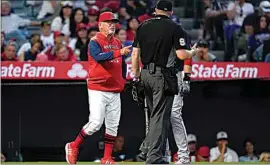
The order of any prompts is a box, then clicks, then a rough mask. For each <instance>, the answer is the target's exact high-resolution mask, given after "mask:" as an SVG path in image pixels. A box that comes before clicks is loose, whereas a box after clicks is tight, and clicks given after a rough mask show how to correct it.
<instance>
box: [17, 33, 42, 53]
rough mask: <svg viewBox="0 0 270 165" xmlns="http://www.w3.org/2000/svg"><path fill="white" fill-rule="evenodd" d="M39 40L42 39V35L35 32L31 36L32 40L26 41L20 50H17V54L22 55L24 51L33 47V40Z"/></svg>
mask: <svg viewBox="0 0 270 165" xmlns="http://www.w3.org/2000/svg"><path fill="white" fill-rule="evenodd" d="M37 40H40V35H39V34H38V33H33V34H32V35H31V36H30V40H29V42H26V43H24V44H23V45H22V46H21V47H20V49H19V51H18V52H17V56H20V55H21V54H23V53H24V52H26V51H28V50H30V49H31V45H32V43H33V42H35V41H37Z"/></svg>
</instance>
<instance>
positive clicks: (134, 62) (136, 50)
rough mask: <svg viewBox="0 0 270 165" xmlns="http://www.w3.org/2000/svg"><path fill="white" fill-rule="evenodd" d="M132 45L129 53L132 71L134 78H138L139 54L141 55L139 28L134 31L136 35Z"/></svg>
mask: <svg viewBox="0 0 270 165" xmlns="http://www.w3.org/2000/svg"><path fill="white" fill-rule="evenodd" d="M132 46H133V50H132V54H131V66H132V72H133V73H134V76H135V78H138V77H139V76H140V56H141V49H140V45H139V28H138V30H137V32H136V36H135V39H134V42H133V44H132Z"/></svg>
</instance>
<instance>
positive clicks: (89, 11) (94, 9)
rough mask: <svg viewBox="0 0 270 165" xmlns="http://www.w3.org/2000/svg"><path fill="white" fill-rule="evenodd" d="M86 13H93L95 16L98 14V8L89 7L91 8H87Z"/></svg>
mask: <svg viewBox="0 0 270 165" xmlns="http://www.w3.org/2000/svg"><path fill="white" fill-rule="evenodd" d="M87 14H88V15H95V16H98V14H99V10H98V9H96V8H93V7H91V8H89V9H88V13H87Z"/></svg>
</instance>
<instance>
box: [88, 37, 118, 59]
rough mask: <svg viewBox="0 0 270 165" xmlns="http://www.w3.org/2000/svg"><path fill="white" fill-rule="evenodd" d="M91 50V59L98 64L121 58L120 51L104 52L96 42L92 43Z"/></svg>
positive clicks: (92, 41) (90, 44)
mask: <svg viewBox="0 0 270 165" xmlns="http://www.w3.org/2000/svg"><path fill="white" fill-rule="evenodd" d="M89 50H90V55H91V57H92V58H93V59H94V60H95V61H97V62H102V61H109V60H111V59H113V58H117V57H120V56H121V53H120V49H119V50H115V51H110V52H102V49H101V47H100V45H99V44H98V43H97V42H96V41H95V40H91V41H90V43H89Z"/></svg>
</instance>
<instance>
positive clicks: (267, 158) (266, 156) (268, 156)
mask: <svg viewBox="0 0 270 165" xmlns="http://www.w3.org/2000/svg"><path fill="white" fill-rule="evenodd" d="M259 161H260V162H268V163H269V162H270V152H263V153H262V154H261V156H260V160H259Z"/></svg>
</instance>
